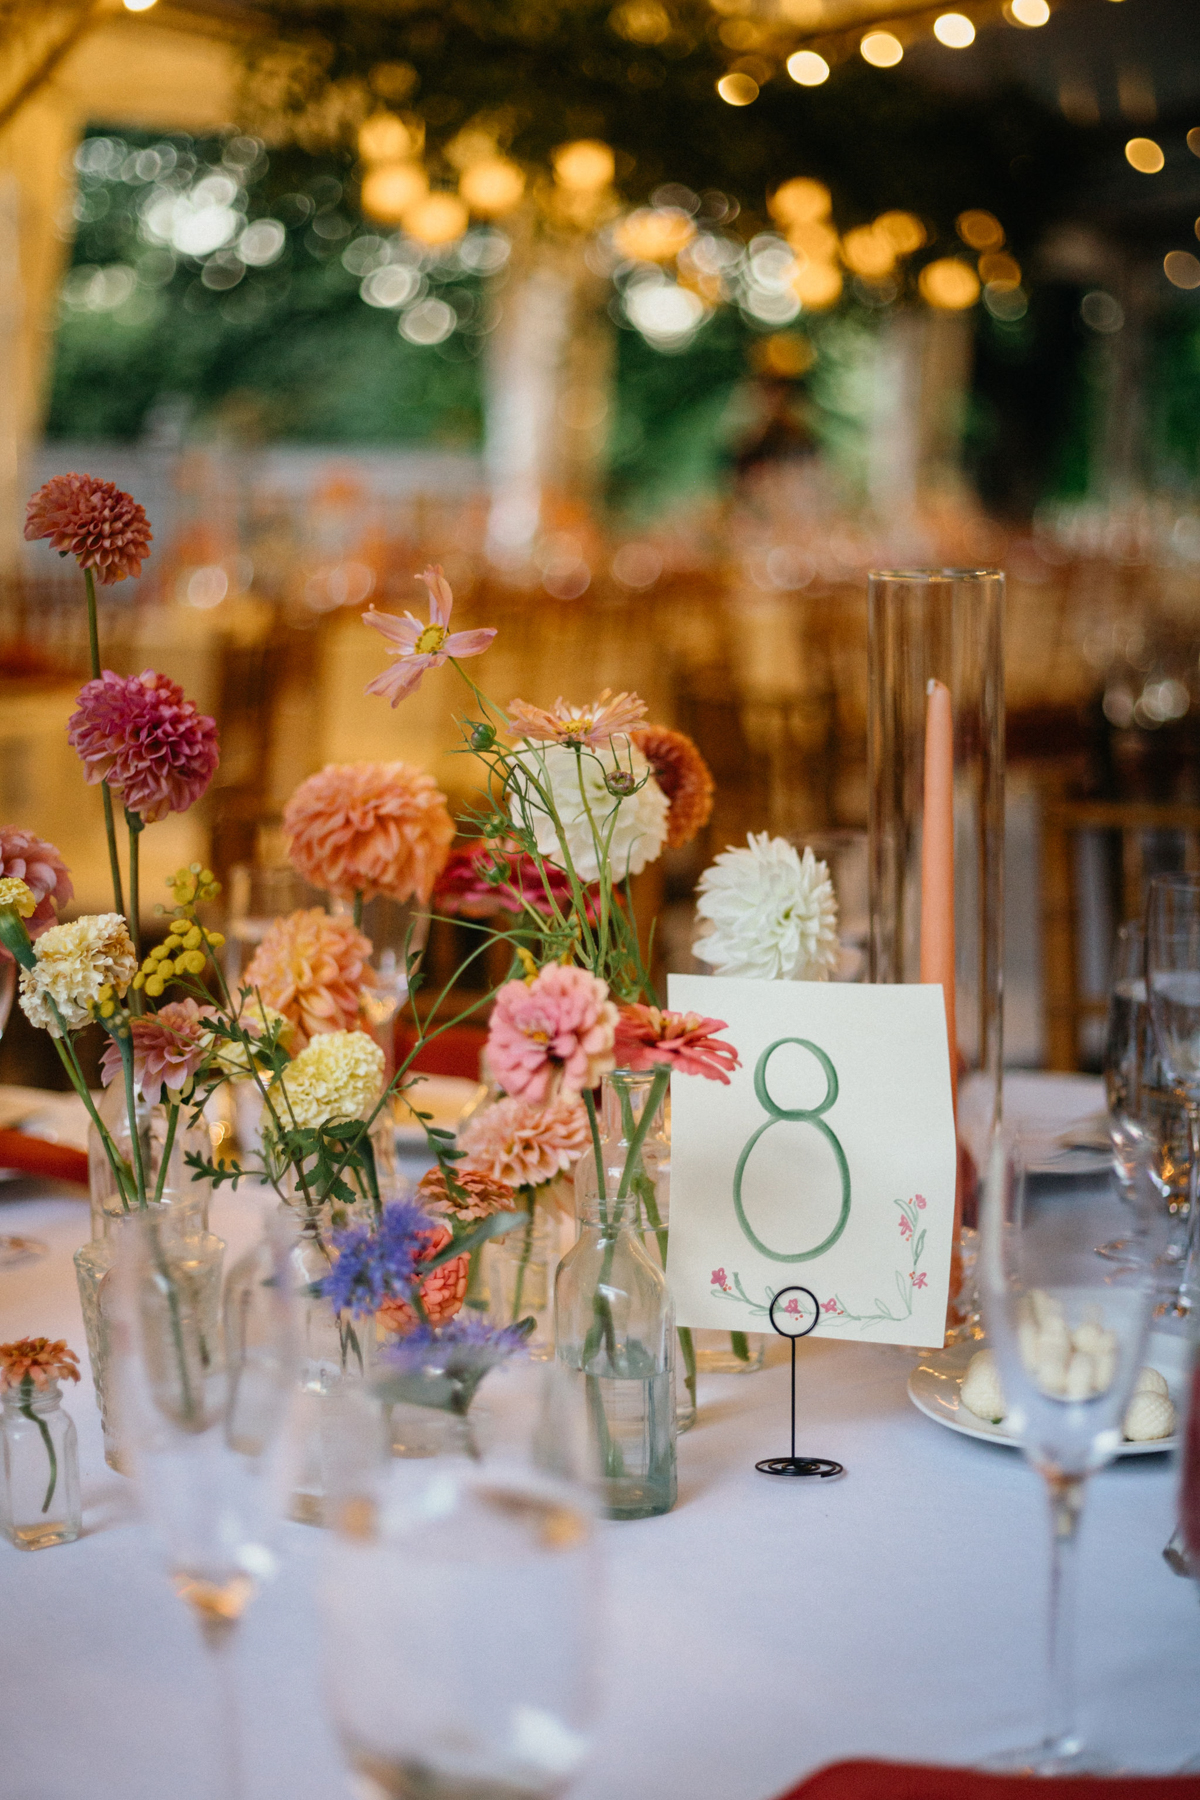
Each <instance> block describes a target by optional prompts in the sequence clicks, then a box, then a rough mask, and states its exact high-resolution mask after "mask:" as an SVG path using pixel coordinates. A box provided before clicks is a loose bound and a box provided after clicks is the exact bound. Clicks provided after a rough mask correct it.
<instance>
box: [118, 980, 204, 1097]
mask: <svg viewBox="0 0 1200 1800" xmlns="http://www.w3.org/2000/svg"><path fill="white" fill-rule="evenodd" d="M210 1017H211V1008H209V1007H200V1006H198V1005H197V1004H196V1002H195V1001H194V1000H172V1001H169V1002H168V1004H167V1005H166V1006H160V1007H159V1009H158V1011H157V1012H156V1013H147V1014H145V1015H144V1016H143V1017H142V1018H140V1019H131V1020H130V1030H131V1031H132V1033H133V1079H134V1083H135V1085H136V1086H137V1087H139V1088H140V1089H141V1090H142V1093H143V1094H144V1095H145V1096H146V1099H147V1100H157V1099H158V1096H159V1090H160V1089H161V1088H163V1087H166V1088H168V1089H169V1090H170V1091H171V1092H172V1093H175V1094H178V1093H187V1092H190V1090H191V1085H192V1082H193V1081H194V1080H195V1078H196V1076H197V1075H198V1074H199V1072H200V1070H201V1069H202V1068H203V1066H204V1063H205V1061H206V1060H207V1058H208V1054H209V1051H210V1050H211V1048H212V1042H213V1038H212V1032H211V1031H210V1030H209V1026H208V1021H209V1018H210ZM120 1073H121V1052H120V1050H119V1049H118V1048H117V1046H116V1044H115V1043H114V1042H113V1040H112V1039H111V1038H110V1039H109V1041H108V1043H107V1045H106V1046H105V1050H104V1055H103V1056H102V1057H101V1058H100V1079H101V1080H102V1081H103V1083H104V1085H105V1087H108V1086H110V1085H111V1083H112V1082H114V1081H115V1080H116V1079H117V1078H118V1076H119V1075H120Z"/></svg>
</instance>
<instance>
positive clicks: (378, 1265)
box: [317, 1200, 429, 1319]
mask: <svg viewBox="0 0 1200 1800" xmlns="http://www.w3.org/2000/svg"><path fill="white" fill-rule="evenodd" d="M332 1238H333V1246H334V1249H335V1250H336V1251H337V1253H338V1255H337V1261H336V1262H335V1263H334V1265H333V1267H332V1269H331V1270H330V1271H329V1273H328V1275H326V1276H325V1277H324V1279H323V1280H322V1281H320V1282H319V1283H318V1284H317V1285H318V1288H319V1291H320V1293H321V1294H322V1295H323V1297H324V1298H325V1299H326V1300H328V1301H329V1302H330V1304H331V1305H332V1307H333V1309H334V1311H335V1312H350V1313H353V1314H354V1316H355V1318H358V1319H365V1318H367V1317H368V1316H369V1315H370V1314H372V1313H375V1312H378V1310H379V1308H380V1306H382V1304H383V1302H384V1301H385V1300H404V1299H407V1298H408V1296H409V1294H410V1293H411V1292H412V1288H413V1283H414V1280H415V1276H416V1267H417V1258H418V1257H419V1256H420V1254H421V1251H422V1250H424V1249H426V1248H427V1247H428V1242H429V1214H428V1213H427V1212H424V1211H423V1210H422V1209H421V1207H419V1206H414V1205H413V1203H412V1202H411V1201H410V1200H391V1201H389V1202H388V1203H387V1205H386V1206H385V1207H384V1209H383V1214H382V1217H381V1218H380V1221H379V1224H378V1225H377V1226H371V1225H350V1226H347V1228H346V1229H345V1230H344V1231H335V1232H333V1233H332Z"/></svg>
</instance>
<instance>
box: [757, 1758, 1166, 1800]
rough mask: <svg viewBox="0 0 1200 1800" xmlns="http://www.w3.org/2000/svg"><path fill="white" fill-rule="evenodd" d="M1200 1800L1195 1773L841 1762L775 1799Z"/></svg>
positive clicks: (822, 1770) (818, 1772)
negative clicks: (1040, 1797)
mask: <svg viewBox="0 0 1200 1800" xmlns="http://www.w3.org/2000/svg"><path fill="white" fill-rule="evenodd" d="M1037 1788H1042V1789H1043V1790H1044V1791H1045V1792H1046V1793H1047V1794H1048V1793H1049V1791H1050V1790H1051V1789H1053V1791H1054V1795H1055V1797H1056V1800H1200V1775H1115V1776H1101V1775H1079V1776H1075V1775H1072V1776H1066V1777H1063V1776H1057V1775H1056V1776H1052V1777H1051V1776H1046V1777H1043V1778H1042V1779H1040V1780H1039V1779H1038V1778H1037V1777H1031V1776H1028V1775H985V1774H981V1773H980V1772H979V1771H978V1770H977V1769H947V1768H934V1767H923V1766H922V1765H920V1764H919V1763H887V1762H843V1763H833V1764H831V1765H830V1767H829V1768H828V1769H818V1771H817V1773H816V1774H815V1775H810V1776H809V1778H808V1780H807V1781H802V1782H801V1783H800V1785H799V1787H794V1788H791V1789H790V1790H789V1791H788V1792H787V1793H786V1794H781V1795H780V1797H779V1800H1029V1795H1030V1790H1031V1789H1032V1790H1036V1789H1037Z"/></svg>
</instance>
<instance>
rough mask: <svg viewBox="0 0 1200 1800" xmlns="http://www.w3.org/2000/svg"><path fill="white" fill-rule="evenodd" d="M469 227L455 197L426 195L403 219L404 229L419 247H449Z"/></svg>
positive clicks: (455, 195) (465, 210)
mask: <svg viewBox="0 0 1200 1800" xmlns="http://www.w3.org/2000/svg"><path fill="white" fill-rule="evenodd" d="M469 223H470V217H469V215H468V213H467V209H466V207H465V206H464V205H463V203H462V201H461V200H460V199H459V198H458V195H457V194H429V195H428V196H427V197H426V198H425V199H424V200H420V201H418V202H417V204H416V206H414V207H411V208H410V209H409V210H408V211H407V212H406V213H405V215H404V229H405V231H407V232H408V235H409V236H410V237H415V238H416V239H417V240H418V241H419V242H420V243H422V244H453V243H455V242H457V240H458V239H459V238H460V237H462V235H463V233H464V232H465V231H466V229H467V226H468V225H469Z"/></svg>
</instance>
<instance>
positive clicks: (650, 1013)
mask: <svg viewBox="0 0 1200 1800" xmlns="http://www.w3.org/2000/svg"><path fill="white" fill-rule="evenodd" d="M724 1029H725V1021H724V1019H706V1018H703V1017H702V1016H701V1014H700V1013H680V1012H663V1011H662V1010H661V1008H659V1007H657V1006H642V1005H640V1004H635V1005H631V1006H623V1007H622V1008H621V1016H620V1018H619V1020H618V1021H617V1035H616V1042H615V1044H614V1046H613V1050H614V1054H615V1056H616V1059H617V1066H618V1067H619V1068H622V1069H632V1070H634V1072H635V1073H636V1072H637V1071H638V1070H641V1069H653V1068H654V1067H655V1066H656V1065H662V1064H666V1065H667V1066H668V1067H670V1068H672V1069H678V1070H679V1071H680V1072H681V1073H682V1074H684V1075H705V1076H707V1078H708V1079H709V1081H723V1082H724V1083H725V1086H726V1087H728V1086H729V1076H728V1075H727V1074H726V1073H725V1071H726V1070H727V1069H737V1068H740V1067H741V1060H742V1059H741V1057H740V1056H739V1055H738V1053H737V1051H736V1050H735V1049H734V1047H733V1045H732V1044H730V1043H727V1042H726V1041H725V1039H724V1038H719V1037H714V1036H713V1033H714V1032H717V1031H724Z"/></svg>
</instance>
